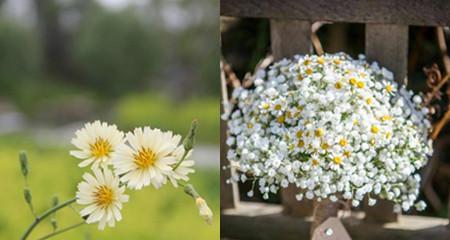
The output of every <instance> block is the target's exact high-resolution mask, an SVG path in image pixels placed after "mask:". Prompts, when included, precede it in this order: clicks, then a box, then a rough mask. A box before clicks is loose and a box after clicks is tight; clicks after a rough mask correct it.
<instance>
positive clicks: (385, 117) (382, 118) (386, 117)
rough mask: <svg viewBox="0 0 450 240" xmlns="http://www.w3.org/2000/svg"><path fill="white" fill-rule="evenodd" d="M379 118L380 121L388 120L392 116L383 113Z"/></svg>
mask: <svg viewBox="0 0 450 240" xmlns="http://www.w3.org/2000/svg"><path fill="white" fill-rule="evenodd" d="M381 120H382V121H389V120H392V117H391V116H389V115H385V116H383V117H381Z"/></svg>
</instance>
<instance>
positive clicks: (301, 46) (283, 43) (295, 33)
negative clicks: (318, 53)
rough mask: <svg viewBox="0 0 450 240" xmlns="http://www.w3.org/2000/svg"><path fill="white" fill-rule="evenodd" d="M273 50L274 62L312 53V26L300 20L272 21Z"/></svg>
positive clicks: (271, 37)
mask: <svg viewBox="0 0 450 240" xmlns="http://www.w3.org/2000/svg"><path fill="white" fill-rule="evenodd" d="M270 39H271V49H272V54H273V57H274V60H275V61H277V60H280V59H281V58H283V57H291V56H293V55H294V54H299V53H302V54H305V53H310V52H311V24H310V23H309V22H305V21H298V20H280V19H271V20H270Z"/></svg>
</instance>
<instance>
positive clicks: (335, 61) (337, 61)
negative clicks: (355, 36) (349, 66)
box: [333, 59, 341, 65]
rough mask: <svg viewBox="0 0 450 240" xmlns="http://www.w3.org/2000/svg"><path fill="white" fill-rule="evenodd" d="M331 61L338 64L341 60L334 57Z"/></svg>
mask: <svg viewBox="0 0 450 240" xmlns="http://www.w3.org/2000/svg"><path fill="white" fill-rule="evenodd" d="M333 63H334V64H336V65H339V64H340V63H341V60H339V59H334V60H333Z"/></svg>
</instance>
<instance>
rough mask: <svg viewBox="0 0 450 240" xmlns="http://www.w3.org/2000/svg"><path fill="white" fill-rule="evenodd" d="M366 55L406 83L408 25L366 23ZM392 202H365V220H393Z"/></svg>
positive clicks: (396, 79)
mask: <svg viewBox="0 0 450 240" xmlns="http://www.w3.org/2000/svg"><path fill="white" fill-rule="evenodd" d="M365 40H366V46H365V48H366V57H367V60H368V61H369V62H372V61H377V62H378V64H380V66H383V67H385V68H387V69H389V70H390V71H392V72H393V73H394V79H395V81H396V82H398V83H399V84H406V83H407V71H406V70H407V59H408V26H407V25H392V24H366V39H365ZM393 208H394V204H393V203H392V202H391V201H387V200H378V202H377V204H376V205H375V206H373V207H370V206H368V205H367V204H366V205H365V207H364V210H365V211H366V214H367V216H366V220H367V221H370V222H394V221H397V217H398V216H397V214H395V213H394V212H393Z"/></svg>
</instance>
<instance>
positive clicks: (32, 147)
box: [0, 135, 220, 240]
mask: <svg viewBox="0 0 450 240" xmlns="http://www.w3.org/2000/svg"><path fill="white" fill-rule="evenodd" d="M22 149H23V150H26V151H27V153H28V158H29V163H30V169H31V172H30V175H29V179H30V181H29V182H30V188H31V191H32V195H33V202H34V206H35V208H36V211H37V212H38V213H41V212H42V211H44V210H45V209H47V208H48V207H49V206H50V205H51V199H52V196H53V195H55V194H57V195H58V196H59V198H60V201H64V200H66V199H69V198H72V197H73V196H74V194H75V191H76V185H77V183H78V182H79V181H80V180H81V176H82V174H83V172H84V171H85V170H87V169H80V168H78V167H77V163H78V161H77V160H76V159H74V158H73V157H71V156H69V154H68V149H64V148H60V147H58V148H57V147H53V146H47V145H46V144H45V143H42V142H41V143H39V142H34V141H33V140H30V138H28V137H25V136H20V135H10V136H3V137H1V138H0V176H2V178H3V179H6V181H3V182H2V185H1V188H0V189H1V198H0V203H1V205H0V239H18V238H19V237H20V236H21V234H22V233H23V231H24V230H25V229H26V227H27V226H28V225H29V224H30V223H31V222H32V220H33V217H32V215H31V213H30V211H29V209H28V207H27V205H26V203H25V201H24V200H23V187H24V179H23V178H22V176H21V172H20V168H19V162H18V151H20V150H22ZM192 183H194V185H195V186H196V187H197V190H198V191H199V193H200V194H202V195H203V196H204V197H205V199H206V200H207V201H208V203H209V205H210V207H211V208H212V210H213V212H214V213H215V214H216V215H215V217H214V222H213V224H212V225H211V226H209V225H207V224H206V223H204V222H203V220H202V219H201V218H200V217H199V216H198V212H197V209H196V207H195V204H194V202H193V200H192V199H191V198H189V197H188V196H187V195H186V194H184V193H183V191H182V189H181V188H178V189H175V188H173V187H172V186H171V185H166V186H164V187H163V188H162V189H160V190H154V189H152V188H151V187H148V188H145V189H144V190H141V191H131V190H129V191H128V194H129V195H130V201H129V202H128V203H127V204H125V205H124V209H123V211H122V214H123V220H122V221H121V222H119V223H118V224H117V225H116V227H115V228H112V229H105V230H104V231H98V230H97V226H96V225H92V226H91V225H85V226H82V227H80V228H77V229H75V230H72V231H70V232H67V233H64V234H61V235H59V236H56V237H55V238H54V239H95V240H97V239H131V240H134V239H158V240H160V239H162V240H164V239H174V240H175V239H218V238H219V227H220V222H219V217H218V215H219V214H218V212H219V187H218V186H219V170H217V169H214V170H206V169H197V172H196V173H195V174H194V175H192ZM75 207H76V208H77V209H80V206H77V205H75ZM57 219H58V224H59V226H60V227H64V226H68V225H70V224H72V223H76V222H78V221H80V217H79V215H78V213H77V212H75V211H74V210H73V209H70V208H67V209H64V210H62V211H60V212H58V214H57ZM51 231H52V230H51V225H50V221H49V220H48V221H46V222H43V223H41V225H39V226H38V229H36V231H35V232H34V233H33V234H32V236H31V237H30V238H29V239H36V238H38V237H40V236H42V235H45V234H47V233H50V232H51Z"/></svg>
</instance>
